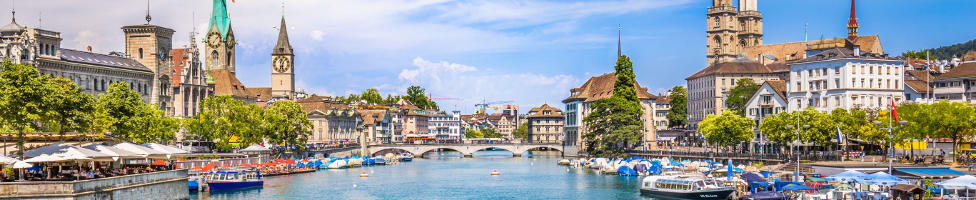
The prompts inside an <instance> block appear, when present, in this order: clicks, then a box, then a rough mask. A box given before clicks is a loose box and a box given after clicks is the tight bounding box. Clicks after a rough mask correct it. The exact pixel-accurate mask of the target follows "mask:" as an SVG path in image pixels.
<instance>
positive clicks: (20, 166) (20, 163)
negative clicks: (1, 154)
mask: <svg viewBox="0 0 976 200" xmlns="http://www.w3.org/2000/svg"><path fill="white" fill-rule="evenodd" d="M31 167H34V165H31V164H30V163H27V162H24V161H17V163H14V166H13V167H12V168H14V169H27V168H31Z"/></svg>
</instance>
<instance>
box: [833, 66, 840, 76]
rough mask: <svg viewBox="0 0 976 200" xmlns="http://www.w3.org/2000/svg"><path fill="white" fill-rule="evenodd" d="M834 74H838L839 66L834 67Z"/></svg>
mask: <svg viewBox="0 0 976 200" xmlns="http://www.w3.org/2000/svg"><path fill="white" fill-rule="evenodd" d="M834 74H840V67H839V66H835V67H834Z"/></svg>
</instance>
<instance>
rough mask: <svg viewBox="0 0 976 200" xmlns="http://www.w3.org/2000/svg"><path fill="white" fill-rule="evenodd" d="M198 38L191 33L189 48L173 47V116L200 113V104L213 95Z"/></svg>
mask: <svg viewBox="0 0 976 200" xmlns="http://www.w3.org/2000/svg"><path fill="white" fill-rule="evenodd" d="M198 50H199V49H197V45H196V38H194V36H193V35H192V34H191V35H190V46H189V47H188V48H182V49H173V51H172V53H171V55H172V57H173V59H172V60H173V65H172V66H173V70H172V71H173V75H172V76H171V77H173V79H172V81H173V82H172V83H171V85H172V86H173V89H172V90H173V108H174V112H173V117H177V118H187V117H192V116H195V115H197V113H200V111H201V108H200V104H201V103H202V102H203V100H204V99H206V98H208V97H211V96H213V87H211V85H209V84H207V75H206V70H205V69H204V67H203V63H202V62H201V61H200V53H199V51H198Z"/></svg>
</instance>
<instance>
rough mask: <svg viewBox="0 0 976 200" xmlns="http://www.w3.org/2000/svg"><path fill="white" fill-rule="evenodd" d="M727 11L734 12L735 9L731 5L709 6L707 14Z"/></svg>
mask: <svg viewBox="0 0 976 200" xmlns="http://www.w3.org/2000/svg"><path fill="white" fill-rule="evenodd" d="M727 12H731V13H734V12H737V11H736V10H735V7H732V6H722V7H711V8H708V14H709V15H711V14H718V13H727Z"/></svg>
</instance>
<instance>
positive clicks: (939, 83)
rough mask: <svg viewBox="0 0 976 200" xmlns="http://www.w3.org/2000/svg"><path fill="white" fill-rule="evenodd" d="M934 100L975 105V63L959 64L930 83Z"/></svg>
mask: <svg viewBox="0 0 976 200" xmlns="http://www.w3.org/2000/svg"><path fill="white" fill-rule="evenodd" d="M932 87H933V89H934V90H933V95H934V97H935V100H947V101H952V102H969V103H971V104H976V62H966V63H962V64H959V66H956V67H955V68H953V69H952V70H949V72H948V73H945V74H942V75H940V76H939V77H937V78H935V81H934V82H933V83H932Z"/></svg>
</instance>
